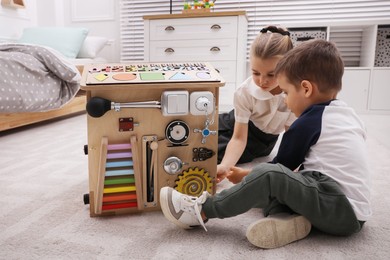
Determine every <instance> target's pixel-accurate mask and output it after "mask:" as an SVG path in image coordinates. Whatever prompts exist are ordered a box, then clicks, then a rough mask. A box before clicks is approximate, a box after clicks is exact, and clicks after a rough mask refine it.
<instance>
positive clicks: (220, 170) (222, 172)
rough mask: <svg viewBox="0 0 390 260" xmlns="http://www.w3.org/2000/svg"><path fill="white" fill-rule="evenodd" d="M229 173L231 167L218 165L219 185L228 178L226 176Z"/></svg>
mask: <svg viewBox="0 0 390 260" xmlns="http://www.w3.org/2000/svg"><path fill="white" fill-rule="evenodd" d="M228 173H229V167H227V166H225V165H223V164H218V165H217V183H220V182H221V181H222V180H223V179H225V178H226V175H228Z"/></svg>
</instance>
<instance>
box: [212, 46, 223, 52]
mask: <svg viewBox="0 0 390 260" xmlns="http://www.w3.org/2000/svg"><path fill="white" fill-rule="evenodd" d="M210 51H215V52H217V51H221V49H220V48H219V47H217V46H214V47H211V49H210Z"/></svg>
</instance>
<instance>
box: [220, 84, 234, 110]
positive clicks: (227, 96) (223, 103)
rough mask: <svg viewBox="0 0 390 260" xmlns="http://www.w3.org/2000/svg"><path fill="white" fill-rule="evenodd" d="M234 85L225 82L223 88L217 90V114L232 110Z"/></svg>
mask: <svg viewBox="0 0 390 260" xmlns="http://www.w3.org/2000/svg"><path fill="white" fill-rule="evenodd" d="M235 90H236V85H235V83H234V82H229V83H228V82H227V83H226V85H225V86H223V87H221V88H219V102H218V103H219V104H218V105H219V113H223V112H229V111H230V110H232V109H233V98H234V91H235Z"/></svg>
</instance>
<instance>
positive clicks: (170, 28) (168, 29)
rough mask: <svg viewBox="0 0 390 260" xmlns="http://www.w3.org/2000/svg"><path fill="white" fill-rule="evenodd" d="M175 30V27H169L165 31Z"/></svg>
mask: <svg viewBox="0 0 390 260" xmlns="http://www.w3.org/2000/svg"><path fill="white" fill-rule="evenodd" d="M174 30H175V27H173V26H170V25H169V26H167V27H165V31H174Z"/></svg>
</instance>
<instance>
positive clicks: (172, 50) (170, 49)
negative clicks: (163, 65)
mask: <svg viewBox="0 0 390 260" xmlns="http://www.w3.org/2000/svg"><path fill="white" fill-rule="evenodd" d="M164 52H175V50H174V49H172V48H166V49H165V51H164Z"/></svg>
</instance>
